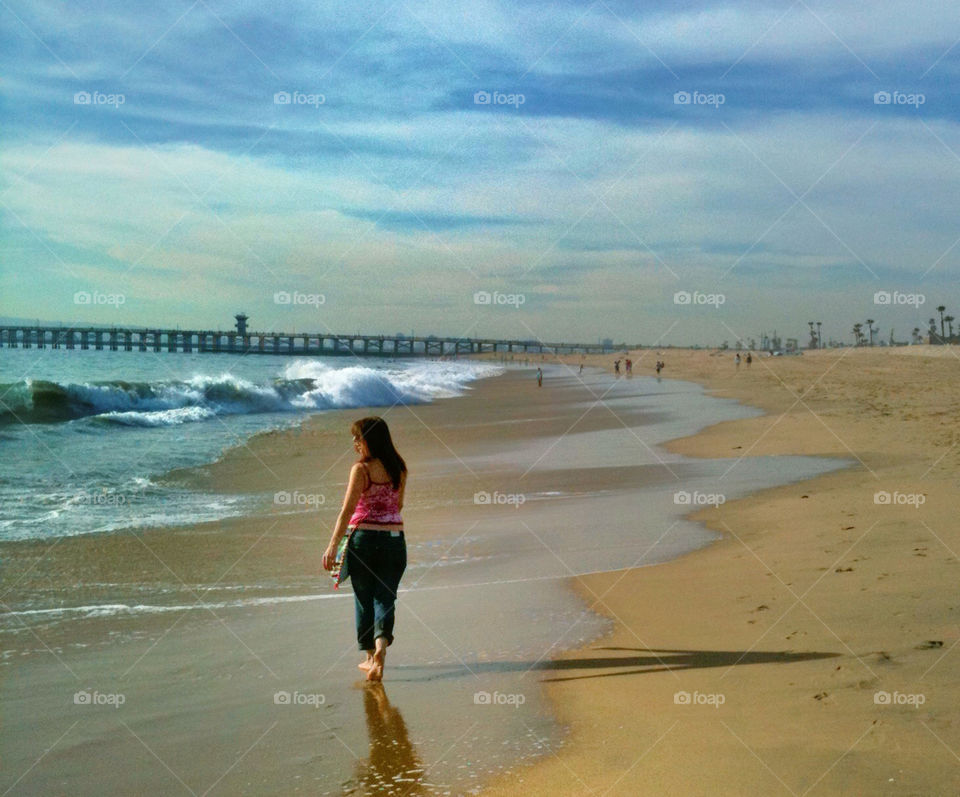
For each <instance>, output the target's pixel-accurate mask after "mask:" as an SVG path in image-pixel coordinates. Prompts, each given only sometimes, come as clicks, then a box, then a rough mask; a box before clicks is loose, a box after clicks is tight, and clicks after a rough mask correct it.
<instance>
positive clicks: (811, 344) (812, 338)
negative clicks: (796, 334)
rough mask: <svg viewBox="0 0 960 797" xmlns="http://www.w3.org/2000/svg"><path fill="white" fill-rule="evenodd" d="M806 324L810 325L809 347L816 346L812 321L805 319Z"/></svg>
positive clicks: (815, 334)
mask: <svg viewBox="0 0 960 797" xmlns="http://www.w3.org/2000/svg"><path fill="white" fill-rule="evenodd" d="M807 324H809V325H810V348H811V349H815V348H817V333H816V332H814V331H813V324H814V322H813V321H807Z"/></svg>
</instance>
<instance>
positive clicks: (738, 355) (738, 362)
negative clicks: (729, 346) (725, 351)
mask: <svg viewBox="0 0 960 797" xmlns="http://www.w3.org/2000/svg"><path fill="white" fill-rule="evenodd" d="M736 362H737V368H739V367H740V352H737V358H736Z"/></svg>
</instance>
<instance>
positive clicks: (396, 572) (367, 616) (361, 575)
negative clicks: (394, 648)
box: [347, 529, 407, 650]
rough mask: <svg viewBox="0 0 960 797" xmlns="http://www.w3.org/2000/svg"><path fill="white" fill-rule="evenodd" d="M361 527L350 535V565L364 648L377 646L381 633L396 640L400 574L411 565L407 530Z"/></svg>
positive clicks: (358, 622)
mask: <svg viewBox="0 0 960 797" xmlns="http://www.w3.org/2000/svg"><path fill="white" fill-rule="evenodd" d="M394 534H395V532H390V531H373V530H370V529H357V530H356V531H354V532H353V534H352V535H351V536H350V543H349V544H348V545H347V556H349V557H350V560H349V562H348V563H347V569H348V571H349V573H350V580H351V581H352V582H353V595H354V603H355V610H356V617H357V643H358V644H359V646H360V650H373V649H374V648H375V647H376V645H375V642H374V640H375V639H376V638H377V637H381V636H382V637H384V638H385V639H386V641H387V644H388V645H391V644H393V620H394V609H395V603H396V600H397V588H398V587H399V586H400V577H401V576H402V575H403V571H404V570H406V568H407V543H406V540H405V539H404V536H403V532H402V531H401V532H399V533H396V536H394Z"/></svg>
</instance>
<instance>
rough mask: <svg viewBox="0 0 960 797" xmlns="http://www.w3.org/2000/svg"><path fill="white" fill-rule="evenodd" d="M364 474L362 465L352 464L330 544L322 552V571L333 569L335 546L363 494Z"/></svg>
mask: <svg viewBox="0 0 960 797" xmlns="http://www.w3.org/2000/svg"><path fill="white" fill-rule="evenodd" d="M363 487H364V474H363V465H361V464H360V463H359V462H357V463H354V466H353V467H352V468H351V469H350V482H349V483H348V484H347V493H346V495H344V497H343V506H342V507H341V508H340V514H339V515H338V516H337V525H336V526H334V527H333V534H332V535H331V536H330V544H329V545H328V546H327V550H326V551H324V552H323V569H324V570H330V569H331V568H332V567H333V563H334V560H335V559H336V556H337V546H338V545H340V540H341V539H343V535H344V534H346V533H347V523H349V522H350V516H351V515H352V514H353V510H354V509H356V508H357V501H359V500H360V493H362V492H363Z"/></svg>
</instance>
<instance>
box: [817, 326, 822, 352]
mask: <svg viewBox="0 0 960 797" xmlns="http://www.w3.org/2000/svg"><path fill="white" fill-rule="evenodd" d="M822 323H823V321H817V348H818V349H822V348H823V338H821V337H820V325H821V324H822Z"/></svg>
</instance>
